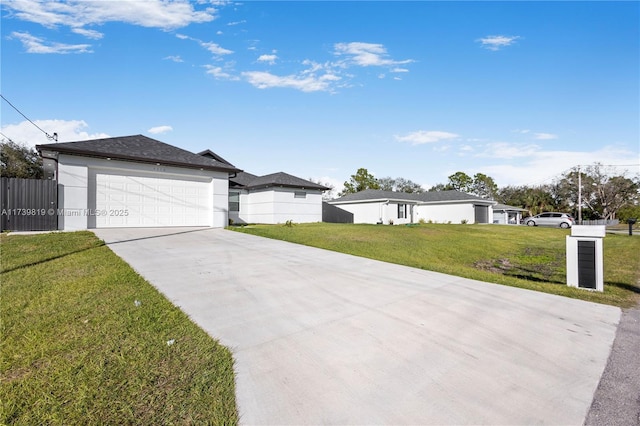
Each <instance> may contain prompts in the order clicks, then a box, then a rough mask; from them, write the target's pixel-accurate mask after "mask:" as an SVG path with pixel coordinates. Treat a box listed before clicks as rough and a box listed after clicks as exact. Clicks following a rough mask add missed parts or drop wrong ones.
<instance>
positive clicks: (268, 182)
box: [245, 172, 329, 191]
mask: <svg viewBox="0 0 640 426" xmlns="http://www.w3.org/2000/svg"><path fill="white" fill-rule="evenodd" d="M245 186H246V188H247V189H259V188H268V187H271V186H283V187H288V188H301V189H318V190H320V191H325V190H327V189H329V188H327V187H326V186H323V185H318V184H317V183H313V182H311V181H308V180H306V179H301V178H299V177H295V176H292V175H290V174H288V173H284V172H278V173H272V174H270V175H265V176H259V177H256V178H255V179H253V180H251V181H249V182H248V183H247V184H246V185H245Z"/></svg>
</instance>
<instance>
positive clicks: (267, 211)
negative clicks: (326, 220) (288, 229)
mask: <svg viewBox="0 0 640 426" xmlns="http://www.w3.org/2000/svg"><path fill="white" fill-rule="evenodd" d="M296 192H304V193H305V194H306V197H305V198H296V197H295V193H296ZM240 198H241V199H240V214H239V217H238V218H239V220H240V221H241V222H244V223H267V224H277V223H285V222H286V221H288V220H291V221H293V222H294V223H310V222H321V221H322V193H321V192H320V191H315V190H308V189H307V190H302V189H294V188H277V187H276V188H273V187H272V188H265V189H261V190H254V191H250V192H249V193H248V194H245V196H244V197H243V196H242V194H241V197H240Z"/></svg>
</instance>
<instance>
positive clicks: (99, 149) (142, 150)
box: [36, 135, 240, 173]
mask: <svg viewBox="0 0 640 426" xmlns="http://www.w3.org/2000/svg"><path fill="white" fill-rule="evenodd" d="M36 149H37V150H38V151H42V150H43V149H44V150H49V151H55V152H59V153H61V154H69V155H83V156H89V157H98V158H111V159H114V160H125V161H138V162H143V163H160V164H163V165H169V166H178V167H186V168H193V169H205V170H215V171H225V172H230V173H231V172H239V171H240V169H237V168H235V167H233V166H232V165H230V164H228V163H223V162H221V161H217V160H215V159H212V158H207V157H204V156H202V155H198V154H194V153H192V152H189V151H187V150H185V149H182V148H178V147H175V146H173V145H169V144H167V143H164V142H160V141H158V140H155V139H151V138H149V137H146V136H143V135H135V136H122V137H115V138H105V139H93V140H86V141H78V142H63V143H52V144H45V145H37V146H36Z"/></svg>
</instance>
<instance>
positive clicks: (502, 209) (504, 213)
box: [493, 204, 528, 225]
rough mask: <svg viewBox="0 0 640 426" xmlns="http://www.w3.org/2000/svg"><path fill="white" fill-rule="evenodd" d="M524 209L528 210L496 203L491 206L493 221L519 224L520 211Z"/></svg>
mask: <svg viewBox="0 0 640 426" xmlns="http://www.w3.org/2000/svg"><path fill="white" fill-rule="evenodd" d="M526 211H528V210H527V209H522V208H520V207H514V206H508V205H506V204H496V205H495V206H493V223H501V224H507V225H519V224H520V221H521V220H522V213H524V212H526Z"/></svg>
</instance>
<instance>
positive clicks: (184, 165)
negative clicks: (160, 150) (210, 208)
mask: <svg viewBox="0 0 640 426" xmlns="http://www.w3.org/2000/svg"><path fill="white" fill-rule="evenodd" d="M42 149H45V150H49V151H54V152H58V153H59V154H66V155H78V156H82V157H91V158H102V159H108V160H120V161H131V162H135V163H144V164H157V165H164V166H172V167H182V168H187V169H197V170H210V171H216V172H227V173H238V172H241V171H242V170H241V169H237V168H235V167H217V166H207V165H200V164H191V163H182V162H178V161H166V160H152V159H143V158H139V157H132V156H127V155H121V154H113V155H111V154H103V153H97V152H93V151H86V150H81V149H64V148H63V149H60V148H55V149H52V148H50V147H47V145H36V150H37V151H38V153H40V154H41V153H42ZM41 155H42V154H41Z"/></svg>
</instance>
